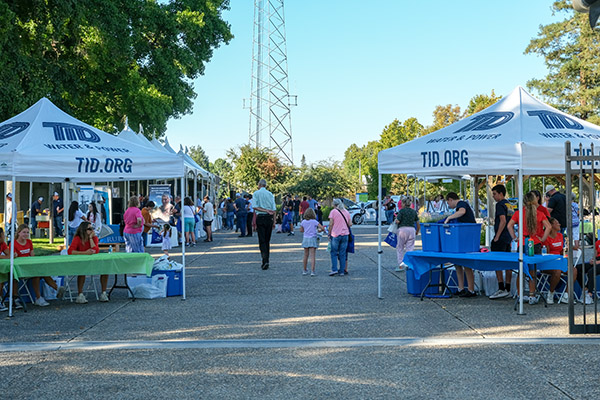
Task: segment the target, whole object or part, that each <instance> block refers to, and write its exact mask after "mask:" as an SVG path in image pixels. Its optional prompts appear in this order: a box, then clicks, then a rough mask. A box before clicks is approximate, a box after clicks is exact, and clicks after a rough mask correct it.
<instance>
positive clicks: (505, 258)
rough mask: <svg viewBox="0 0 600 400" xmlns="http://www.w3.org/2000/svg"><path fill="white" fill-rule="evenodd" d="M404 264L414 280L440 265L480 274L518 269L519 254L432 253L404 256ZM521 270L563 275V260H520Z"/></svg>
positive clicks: (538, 257)
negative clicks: (411, 272)
mask: <svg viewBox="0 0 600 400" xmlns="http://www.w3.org/2000/svg"><path fill="white" fill-rule="evenodd" d="M404 262H405V263H406V264H407V265H408V266H409V267H410V268H411V269H412V270H413V271H414V274H415V279H419V278H420V277H421V275H423V274H425V273H427V272H429V271H430V270H432V269H434V268H436V267H437V266H438V265H440V264H444V263H453V264H457V265H462V266H463V267H468V268H472V269H477V270H481V271H502V270H506V269H519V253H504V252H499V251H490V252H488V253H440V252H432V251H410V252H408V253H406V255H405V256H404ZM523 264H524V265H523V269H524V270H525V273H527V274H529V271H528V270H529V269H530V268H533V267H534V266H537V269H538V271H547V270H552V269H559V270H561V271H563V272H567V259H566V258H564V257H563V256H561V255H556V254H548V255H544V256H542V255H535V256H531V257H530V256H525V255H524V256H523Z"/></svg>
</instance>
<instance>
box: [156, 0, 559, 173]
mask: <svg viewBox="0 0 600 400" xmlns="http://www.w3.org/2000/svg"><path fill="white" fill-rule="evenodd" d="M488 3H489V4H488ZM552 3H553V2H552V1H551V0H527V1H523V0H505V1H502V2H492V1H489V2H488V1H475V0H472V1H471V0H461V1H444V0H433V1H429V2H427V1H418V2H417V1H408V0H380V1H373V2H371V1H358V0H288V1H287V2H286V3H285V17H286V33H287V49H288V71H289V86H290V93H291V94H296V95H298V106H297V107H294V108H293V109H292V117H291V118H292V136H293V147H294V161H295V163H296V164H299V163H300V158H301V157H302V155H305V156H306V159H307V162H309V163H312V162H317V161H320V160H328V159H331V160H338V161H341V160H342V159H343V155H344V151H345V150H346V148H347V147H348V146H349V145H351V144H352V143H356V144H357V145H359V146H361V145H364V144H366V143H367V142H368V141H370V140H377V139H378V138H379V135H380V134H381V131H382V130H383V128H384V127H385V126H386V125H387V124H389V123H391V122H392V121H393V120H394V119H399V120H400V121H404V120H406V119H408V118H411V117H416V118H417V119H418V120H419V122H420V123H421V124H423V125H428V124H431V122H432V112H433V110H434V108H435V106H436V105H445V104H457V105H459V106H460V107H461V109H464V108H465V107H466V106H467V104H468V101H469V100H470V99H471V98H472V97H473V96H474V95H477V94H483V93H488V94H489V93H490V91H491V90H492V89H494V90H495V92H496V94H498V95H503V96H504V95H507V94H508V93H510V91H511V90H512V89H514V87H516V86H517V85H521V86H524V87H525V85H526V83H527V81H528V80H529V79H531V78H534V77H538V78H540V77H543V76H545V74H546V68H545V66H544V63H543V59H542V58H540V57H537V56H535V55H524V54H523V52H524V50H525V48H526V46H527V45H528V43H529V41H530V39H531V38H533V37H535V36H536V35H537V33H538V31H539V26H540V25H544V24H548V23H550V22H553V21H556V20H558V19H559V18H560V19H562V18H564V15H563V14H559V15H557V16H555V17H553V16H552V10H551V5H552ZM253 7H254V2H253V1H252V0H231V10H230V11H227V12H226V13H224V15H223V16H224V18H225V20H226V21H228V22H229V23H230V25H231V29H232V32H233V34H234V35H235V38H234V39H233V40H232V41H231V42H230V44H229V45H227V46H221V47H220V48H218V49H216V50H215V51H214V54H213V58H212V60H211V61H210V62H209V63H208V64H207V66H206V71H205V74H204V75H203V76H202V77H200V78H198V79H197V80H196V81H195V82H194V85H195V90H196V92H197V93H198V97H197V99H196V100H195V102H194V109H193V113H192V114H189V115H186V116H184V117H183V118H181V119H173V120H171V121H169V124H168V129H167V137H168V139H169V142H170V143H171V145H172V146H173V147H174V148H176V149H178V148H179V145H180V144H182V145H184V146H192V145H200V146H202V148H203V149H204V150H205V151H206V153H207V155H208V157H209V158H210V160H211V161H214V160H215V159H217V158H220V157H225V153H226V151H227V149H229V148H231V147H236V146H239V145H242V144H246V143H248V131H249V128H248V126H249V112H248V110H247V109H243V107H242V105H243V99H248V98H249V97H250V76H251V67H252V65H251V54H252V24H253V17H254V10H253Z"/></svg>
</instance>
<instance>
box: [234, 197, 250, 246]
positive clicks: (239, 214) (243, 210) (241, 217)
mask: <svg viewBox="0 0 600 400" xmlns="http://www.w3.org/2000/svg"><path fill="white" fill-rule="evenodd" d="M233 205H234V206H235V216H236V218H237V227H238V228H239V230H240V236H239V237H246V219H247V218H248V202H247V201H246V199H244V198H242V195H241V194H239V193H238V194H237V195H236V199H235V203H234V204H233Z"/></svg>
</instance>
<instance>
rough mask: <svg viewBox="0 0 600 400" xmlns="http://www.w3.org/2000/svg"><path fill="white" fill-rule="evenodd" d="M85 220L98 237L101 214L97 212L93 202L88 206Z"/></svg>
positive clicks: (100, 227)
mask: <svg viewBox="0 0 600 400" xmlns="http://www.w3.org/2000/svg"><path fill="white" fill-rule="evenodd" d="M87 220H88V221H89V222H91V223H92V227H93V228H94V233H95V234H96V236H98V235H100V230H102V214H100V213H99V212H98V207H96V203H94V202H93V201H92V202H91V203H90V204H89V205H88V213H87Z"/></svg>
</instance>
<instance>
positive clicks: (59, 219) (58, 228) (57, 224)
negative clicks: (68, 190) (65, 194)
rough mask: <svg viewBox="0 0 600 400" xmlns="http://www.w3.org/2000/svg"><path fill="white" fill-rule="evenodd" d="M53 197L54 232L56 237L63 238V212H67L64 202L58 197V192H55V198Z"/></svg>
mask: <svg viewBox="0 0 600 400" xmlns="http://www.w3.org/2000/svg"><path fill="white" fill-rule="evenodd" d="M52 197H53V199H52V220H53V221H54V231H55V234H56V236H62V235H63V211H64V210H65V206H64V205H63V201H62V199H61V198H60V196H59V195H58V192H54V196H52Z"/></svg>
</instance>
